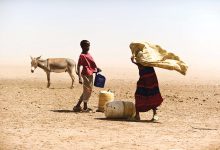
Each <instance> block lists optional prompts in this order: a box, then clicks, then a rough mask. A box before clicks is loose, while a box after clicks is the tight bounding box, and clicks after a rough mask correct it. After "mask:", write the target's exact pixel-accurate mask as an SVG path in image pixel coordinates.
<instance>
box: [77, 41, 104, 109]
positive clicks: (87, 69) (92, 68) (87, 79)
mask: <svg viewBox="0 0 220 150" xmlns="http://www.w3.org/2000/svg"><path fill="white" fill-rule="evenodd" d="M80 46H81V48H82V53H81V54H80V56H79V60H78V65H77V74H78V76H79V83H80V84H83V93H82V95H81V96H80V98H79V101H78V103H77V105H76V106H74V107H73V111H75V112H80V111H83V112H89V111H91V109H89V108H88V107H87V103H88V101H89V98H90V96H91V94H92V88H93V73H94V72H100V71H101V69H99V68H98V67H97V66H96V63H95V61H94V60H93V58H92V56H91V55H90V54H89V48H90V42H89V41H87V40H82V41H81V42H80ZM81 66H82V67H83V69H82V70H81ZM82 79H83V80H82ZM82 102H83V103H84V106H83V109H82V108H81V106H80V105H81V103H82Z"/></svg>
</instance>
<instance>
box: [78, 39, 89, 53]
mask: <svg viewBox="0 0 220 150" xmlns="http://www.w3.org/2000/svg"><path fill="white" fill-rule="evenodd" d="M80 46H81V48H82V50H83V52H88V51H89V47H90V42H89V41H88V40H82V41H81V42H80Z"/></svg>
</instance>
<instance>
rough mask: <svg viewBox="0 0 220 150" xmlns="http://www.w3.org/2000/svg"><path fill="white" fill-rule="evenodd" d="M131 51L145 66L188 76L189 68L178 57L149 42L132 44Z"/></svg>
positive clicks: (137, 60) (138, 61)
mask: <svg viewBox="0 0 220 150" xmlns="http://www.w3.org/2000/svg"><path fill="white" fill-rule="evenodd" d="M130 49H131V52H132V57H134V58H135V60H136V62H137V63H140V64H141V65H143V66H150V67H159V68H163V69H168V70H176V71H178V72H180V73H181V74H183V75H185V74H186V71H187V68H188V66H187V65H186V64H185V63H184V62H183V61H182V60H180V58H179V57H178V56H176V55H175V54H173V53H170V52H167V51H166V50H164V49H162V48H161V47H160V46H159V45H155V44H151V43H149V42H132V43H131V44H130Z"/></svg>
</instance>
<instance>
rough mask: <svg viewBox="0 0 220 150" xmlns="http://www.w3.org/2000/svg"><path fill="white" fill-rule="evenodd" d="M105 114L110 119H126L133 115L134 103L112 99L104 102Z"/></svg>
mask: <svg viewBox="0 0 220 150" xmlns="http://www.w3.org/2000/svg"><path fill="white" fill-rule="evenodd" d="M104 113H105V116H106V118H111V119H128V118H132V117H134V116H135V113H136V111H135V105H134V103H132V102H127V101H112V102H108V103H106V104H105V112H104Z"/></svg>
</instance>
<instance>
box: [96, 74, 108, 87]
mask: <svg viewBox="0 0 220 150" xmlns="http://www.w3.org/2000/svg"><path fill="white" fill-rule="evenodd" d="M94 86H96V87H100V88H104V86H105V77H104V76H103V75H101V74H99V73H96V75H95V82H94Z"/></svg>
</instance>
